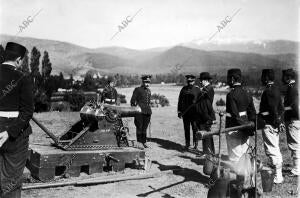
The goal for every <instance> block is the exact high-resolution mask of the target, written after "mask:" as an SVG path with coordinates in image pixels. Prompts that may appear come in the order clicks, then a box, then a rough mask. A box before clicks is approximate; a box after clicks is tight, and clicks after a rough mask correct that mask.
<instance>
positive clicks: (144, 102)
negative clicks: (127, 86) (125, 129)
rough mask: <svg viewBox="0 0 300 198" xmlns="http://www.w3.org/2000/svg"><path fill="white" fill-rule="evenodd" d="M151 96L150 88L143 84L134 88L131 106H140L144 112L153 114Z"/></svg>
mask: <svg viewBox="0 0 300 198" xmlns="http://www.w3.org/2000/svg"><path fill="white" fill-rule="evenodd" d="M150 97H151V91H150V89H149V88H147V87H144V86H143V85H142V86H140V87H137V88H135V89H134V91H133V94H132V97H131V100H130V104H131V106H137V105H138V106H140V107H141V110H142V113H143V114H147V115H151V114H152V111H151V107H150Z"/></svg>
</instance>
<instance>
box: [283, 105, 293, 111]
mask: <svg viewBox="0 0 300 198" xmlns="http://www.w3.org/2000/svg"><path fill="white" fill-rule="evenodd" d="M284 110H285V111H288V110H292V107H291V106H287V107H284Z"/></svg>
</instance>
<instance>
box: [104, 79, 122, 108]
mask: <svg viewBox="0 0 300 198" xmlns="http://www.w3.org/2000/svg"><path fill="white" fill-rule="evenodd" d="M114 86H115V80H114V78H113V77H112V76H109V77H108V78H107V85H106V86H105V87H104V89H103V92H102V96H101V102H104V103H107V104H117V98H118V92H117V90H116V89H115V88H114Z"/></svg>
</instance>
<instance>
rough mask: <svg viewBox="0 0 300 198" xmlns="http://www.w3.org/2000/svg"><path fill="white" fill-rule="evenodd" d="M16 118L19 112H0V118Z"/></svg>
mask: <svg viewBox="0 0 300 198" xmlns="http://www.w3.org/2000/svg"><path fill="white" fill-rule="evenodd" d="M18 116H19V111H0V117H5V118H17V117H18Z"/></svg>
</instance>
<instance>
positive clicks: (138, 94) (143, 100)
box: [130, 75, 152, 148]
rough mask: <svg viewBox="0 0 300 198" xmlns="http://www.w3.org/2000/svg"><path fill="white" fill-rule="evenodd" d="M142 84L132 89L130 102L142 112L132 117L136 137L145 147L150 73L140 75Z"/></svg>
mask: <svg viewBox="0 0 300 198" xmlns="http://www.w3.org/2000/svg"><path fill="white" fill-rule="evenodd" d="M141 79H142V85H141V86H140V87H137V88H135V89H134V91H133V94H132V97H131V100H130V104H131V106H137V105H138V106H140V108H141V110H142V113H141V114H138V115H136V116H135V117H134V124H135V126H136V139H137V141H138V142H140V143H142V145H143V146H144V148H147V147H148V146H147V144H146V140H147V128H148V125H149V123H150V119H151V114H152V111H151V107H150V97H151V91H150V89H149V85H150V82H151V75H144V76H142V78H141Z"/></svg>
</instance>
